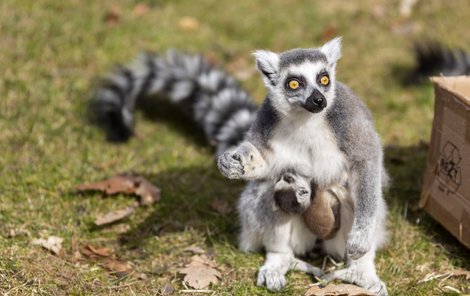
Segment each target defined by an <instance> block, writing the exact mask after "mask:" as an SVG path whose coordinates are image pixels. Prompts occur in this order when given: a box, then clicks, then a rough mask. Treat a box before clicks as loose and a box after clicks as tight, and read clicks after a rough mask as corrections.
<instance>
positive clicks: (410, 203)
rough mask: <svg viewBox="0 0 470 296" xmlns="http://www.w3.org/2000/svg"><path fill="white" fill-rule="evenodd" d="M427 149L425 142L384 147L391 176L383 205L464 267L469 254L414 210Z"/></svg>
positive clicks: (469, 262) (469, 259)
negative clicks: (415, 227) (385, 202)
mask: <svg viewBox="0 0 470 296" xmlns="http://www.w3.org/2000/svg"><path fill="white" fill-rule="evenodd" d="M428 148H429V147H428V144H426V143H419V144H418V145H415V146H409V147H399V146H388V147H386V149H385V155H386V157H385V161H386V167H387V170H388V173H389V174H390V177H391V186H390V188H389V190H388V193H387V195H386V198H387V204H388V207H389V209H390V211H396V212H398V213H401V215H402V216H403V217H404V218H405V219H406V220H407V221H408V222H409V223H411V224H413V225H418V226H419V228H420V229H421V230H422V231H423V233H424V234H425V235H426V236H427V237H431V238H432V240H433V241H434V242H435V243H436V244H439V245H440V246H442V247H443V248H444V249H445V250H446V251H447V252H448V253H449V254H451V255H452V256H453V257H454V258H455V259H457V260H458V261H460V263H457V264H459V265H463V266H465V265H468V264H470V257H469V255H470V252H469V251H468V250H467V249H466V248H465V247H464V246H463V245H462V244H461V243H460V242H459V241H458V240H457V239H456V238H454V237H453V236H452V235H451V234H450V233H449V232H448V231H447V230H446V229H445V228H444V227H442V226H441V225H440V224H439V223H438V222H437V221H435V220H434V219H433V218H432V217H431V216H430V215H428V214H427V213H425V212H424V211H423V210H420V209H418V203H419V199H420V195H421V186H422V182H423V177H424V171H425V168H426V159H427V153H428Z"/></svg>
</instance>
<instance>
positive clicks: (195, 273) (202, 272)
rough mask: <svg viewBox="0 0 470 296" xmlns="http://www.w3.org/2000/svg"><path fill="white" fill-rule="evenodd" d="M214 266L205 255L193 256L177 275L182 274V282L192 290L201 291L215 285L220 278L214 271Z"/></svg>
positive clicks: (215, 270)
mask: <svg viewBox="0 0 470 296" xmlns="http://www.w3.org/2000/svg"><path fill="white" fill-rule="evenodd" d="M215 267H216V265H215V263H214V262H213V261H211V260H210V259H209V258H208V257H207V256H205V255H194V256H193V257H191V262H189V263H188V264H186V266H185V267H184V268H182V269H181V270H180V271H179V273H181V274H184V275H185V276H184V279H183V280H184V281H185V282H186V283H187V284H188V285H189V286H191V287H192V288H194V289H203V288H206V287H208V286H209V285H210V284H211V283H213V284H217V283H218V282H219V279H220V278H221V277H222V275H221V274H220V272H219V271H218V270H217V269H215Z"/></svg>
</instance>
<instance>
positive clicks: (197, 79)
mask: <svg viewBox="0 0 470 296" xmlns="http://www.w3.org/2000/svg"><path fill="white" fill-rule="evenodd" d="M329 47H331V44H330V45H329V46H325V47H324V48H325V49H326V48H329ZM304 52H305V53H315V52H317V51H315V50H310V51H304ZM265 54H266V55H268V56H275V54H269V53H265ZM261 55H263V54H262V53H261ZM258 56H259V57H261V56H260V54H258ZM304 57H308V55H305V56H304ZM313 57H314V56H312V58H313ZM258 60H260V59H258ZM258 65H261V64H260V63H259V62H258ZM272 66H279V65H272ZM284 66H285V65H284ZM261 69H262V71H263V72H264V73H265V79H267V80H268V82H269V83H271V81H273V82H274V81H275V79H276V76H272V77H271V73H269V72H267V71H265V70H264V68H261ZM331 78H334V77H331ZM301 82H302V81H299V83H301ZM333 82H334V80H333ZM330 90H331V91H332V92H333V90H334V87H330ZM338 90H339V91H340V93H344V92H346V93H349V91H347V90H345V89H344V87H342V86H341V87H339V88H337V89H336V90H335V91H336V92H338ZM155 94H159V95H163V96H165V97H168V98H169V99H170V101H171V102H173V103H177V104H179V105H181V106H182V107H183V108H184V109H185V110H187V111H188V113H189V115H190V116H191V117H192V118H193V119H194V120H195V121H196V122H197V123H198V124H199V125H200V126H201V127H202V129H203V130H204V132H205V135H206V137H207V139H208V140H209V142H210V143H212V144H214V145H215V146H216V155H221V154H223V152H225V151H228V150H231V149H233V148H234V147H235V146H236V145H237V144H239V143H240V142H241V141H242V140H243V139H245V137H246V133H247V131H248V130H249V128H250V127H251V125H252V124H253V123H254V127H255V128H260V126H259V120H258V121H257V122H255V118H256V116H257V115H256V108H255V105H254V104H253V102H252V100H251V99H250V97H249V96H248V95H247V94H246V92H244V91H243V90H242V89H241V88H240V87H239V86H238V84H237V83H236V82H235V81H234V79H232V78H231V77H230V76H228V75H227V74H226V73H225V72H223V71H221V70H219V69H217V68H214V67H213V66H212V65H211V64H210V63H209V62H207V61H206V60H205V59H204V58H202V57H201V56H191V55H184V54H178V53H177V52H175V51H169V53H168V55H167V57H166V58H162V57H159V56H157V55H153V54H149V53H144V54H142V55H141V56H140V57H139V59H138V60H137V61H136V62H135V63H134V64H132V65H130V66H126V67H120V68H118V69H116V70H115V71H114V72H113V73H111V74H110V75H108V77H106V78H105V79H104V80H103V83H102V84H101V86H100V87H99V88H98V89H97V91H96V93H95V96H94V98H93V100H92V104H91V107H92V108H91V110H92V112H93V115H94V118H95V119H96V120H97V121H98V122H99V123H100V124H101V125H102V126H103V127H104V128H105V129H106V131H107V135H108V138H109V139H110V140H114V141H122V140H127V139H128V138H129V137H130V136H131V135H132V133H133V125H134V123H133V116H132V113H133V110H134V108H135V107H136V105H137V103H138V100H139V99H140V98H142V97H148V96H151V95H155ZM340 105H342V104H341V103H340ZM346 106H348V103H346ZM313 107H314V106H312V105H308V106H306V108H313ZM266 108H268V109H269V108H271V109H273V106H272V105H270V104H269V103H266V102H265V103H264V104H263V106H262V107H261V111H260V114H264V115H266V114H267V113H265V112H263V111H262V110H265V109H266ZM358 108H359V109H361V110H362V109H364V108H365V107H364V106H363V105H361V104H359V105H356V104H353V110H356V109H358ZM273 110H274V109H273ZM329 110H331V108H330V109H329ZM333 110H334V109H333ZM341 110H342V109H339V110H337V111H339V114H337V115H338V116H340V115H341V112H342V111H341ZM364 110H365V109H364ZM323 113H326V112H323ZM329 113H331V111H330V112H329ZM333 113H334V112H333ZM366 113H367V112H366ZM281 114H282V113H281ZM271 115H273V114H271ZM271 115H269V114H268V116H271ZM279 115H280V114H277V115H274V116H273V117H272V118H264V120H267V121H268V122H276V121H277V120H279V119H281V118H280V117H278V116H279ZM261 116H262V115H261ZM295 116H299V114H296V115H295ZM305 117H306V116H305V115H303V116H299V120H304V119H305ZM259 118H260V116H258V119H259ZM347 118H348V117H346V120H347ZM293 119H295V118H293ZM293 121H295V120H293ZM345 123H346V122H345ZM351 124H352V125H351ZM355 126H361V125H358V124H357V120H355V119H354V120H351V122H349V123H348V124H347V125H346V124H343V125H340V126H338V128H339V130H338V131H336V132H339V133H341V132H342V131H343V130H348V129H349V128H350V127H353V128H354V127H355ZM274 129H275V126H273V125H271V126H266V130H265V131H264V132H265V133H264V136H265V137H266V138H267V137H269V136H270V135H271V134H272V132H273V130H274ZM304 131H305V132H307V130H304ZM286 132H289V131H286ZM299 132H302V131H299ZM375 140H376V134H375V131H374V132H373V133H372V142H373V143H374V141H375ZM318 144H322V143H318ZM330 144H331V143H330ZM343 144H344V143H343ZM365 145H366V146H367V144H366V143H365ZM324 148H325V149H326V150H328V149H332V147H331V146H328V145H326V146H324ZM333 148H334V147H333ZM356 148H357V147H356ZM336 149H338V148H336ZM358 149H360V148H358ZM353 150H354V149H353ZM353 152H354V151H353ZM259 156H260V155H259ZM307 160H308V159H305V161H306V162H307ZM332 160H335V159H332ZM293 164H295V163H293ZM330 164H332V163H330V162H329V161H328V162H327V163H325V165H326V166H328V165H330ZM295 168H296V169H298V167H295ZM301 173H302V170H301V171H300V172H299V174H297V173H293V174H291V177H292V178H294V179H295V180H296V181H295V183H293V184H297V185H298V184H299V183H300V185H302V184H303V185H305V186H297V187H295V188H297V189H298V188H303V189H305V188H308V189H307V190H310V188H309V187H308V186H309V184H310V178H305V177H301ZM308 175H310V174H308ZM326 177H328V176H326ZM277 179H278V178H277ZM277 179H266V180H258V181H251V182H250V183H249V184H248V185H247V187H246V189H245V191H244V192H243V193H242V195H241V198H240V202H239V207H238V208H239V211H240V218H241V225H242V230H241V235H240V247H241V249H242V250H245V251H251V250H256V249H258V247H263V246H264V247H265V249H266V250H267V260H266V262H265V264H264V265H263V266H262V267H261V269H260V272H259V274H258V283H259V284H264V285H266V286H267V287H268V288H270V289H280V288H281V287H282V286H283V285H284V284H285V277H284V276H285V273H286V272H287V270H288V269H289V268H292V269H299V270H303V271H306V272H310V273H312V274H315V275H320V274H321V271H320V270H319V269H318V268H315V267H313V266H311V265H309V264H307V263H305V262H302V261H300V260H298V259H296V258H295V255H301V254H304V252H306V251H308V250H309V248H311V247H312V246H313V245H314V244H315V240H316V236H315V235H314V234H313V233H312V232H311V231H309V229H308V228H307V227H306V224H305V221H302V217H300V215H299V214H292V213H285V212H284V211H282V210H279V206H278V203H276V201H275V199H274V192H275V191H276V190H278V189H279V188H280V187H279V186H281V185H282V184H279V182H278V181H277ZM282 179H283V178H281V180H282ZM276 183H278V184H276ZM276 185H277V187H276ZM348 185H349V184H348ZM284 186H285V184H284ZM292 186H293V185H292ZM295 188H294V189H295ZM342 188H344V186H343V184H339V185H338V184H335V185H333V186H332V187H331V188H328V189H326V190H325V189H321V190H324V192H333V193H334V192H336V193H335V194H337V195H338V196H339V197H340V198H338V199H339V200H340V205H341V210H340V215H341V225H340V227H339V230H337V232H336V234H335V235H334V237H333V238H331V239H327V240H325V241H324V242H323V248H324V251H325V252H326V253H327V254H330V255H333V256H338V257H341V258H343V259H346V260H347V261H348V262H349V264H348V268H346V269H344V270H340V271H338V272H335V273H332V274H330V275H328V279H331V278H334V277H337V278H339V279H343V280H346V281H349V282H354V283H357V284H359V285H361V286H363V287H366V288H371V289H372V290H375V291H379V290H380V289H382V291H384V285H383V284H382V283H381V282H380V280H379V279H378V277H377V275H376V272H375V267H374V254H375V248H376V247H379V246H380V245H381V244H382V243H383V241H384V233H385V231H384V226H383V225H384V224H383V223H384V214H385V205H384V203H383V200H382V199H379V200H378V201H377V203H376V211H375V218H374V219H375V220H376V221H375V222H376V227H375V234H373V235H371V236H372V242H371V246H370V247H371V248H370V250H369V251H368V252H367V254H366V255H365V256H363V257H362V258H360V259H359V260H351V259H350V258H346V257H344V254H345V252H346V240H347V237H348V234H349V229H350V228H351V225H352V224H353V212H354V211H353V207H352V206H351V204H352V199H351V198H350V197H349V194H340V193H341V192H344V190H342ZM297 189H295V190H297ZM346 192H347V191H346ZM300 193H302V194H300ZM299 194H300V195H299V196H303V195H304V194H305V192H299ZM251 230H252V231H251ZM290 230H292V231H290ZM252 236H254V237H255V238H256V239H257V238H262V239H261V242H260V241H259V240H256V239H255V241H250V239H251V238H252ZM258 243H259V244H258ZM278 247H282V250H277V248H278ZM277 268H279V269H277Z"/></svg>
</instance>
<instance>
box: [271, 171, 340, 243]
mask: <svg viewBox="0 0 470 296" xmlns="http://www.w3.org/2000/svg"><path fill="white" fill-rule="evenodd" d="M274 202H275V206H277V207H279V208H280V209H281V210H282V211H283V212H284V213H286V214H293V215H301V216H302V218H303V220H304V222H305V224H306V226H307V228H308V229H309V230H310V231H311V232H312V233H313V234H315V236H316V237H317V238H319V239H329V238H332V237H334V235H335V234H336V232H337V231H338V229H339V226H340V223H341V215H340V201H339V198H338V197H337V196H336V194H335V193H334V192H332V191H331V190H327V191H321V190H317V186H316V185H315V184H314V183H309V181H308V179H306V178H303V177H300V176H295V175H293V174H287V173H286V174H284V175H283V176H282V178H281V179H280V180H279V181H278V182H277V183H276V184H275V185H274Z"/></svg>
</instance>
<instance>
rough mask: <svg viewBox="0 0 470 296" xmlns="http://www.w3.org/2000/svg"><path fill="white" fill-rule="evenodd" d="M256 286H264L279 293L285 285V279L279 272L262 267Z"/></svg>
mask: <svg viewBox="0 0 470 296" xmlns="http://www.w3.org/2000/svg"><path fill="white" fill-rule="evenodd" d="M256 284H257V285H258V286H264V285H265V286H266V288H268V289H269V290H273V291H279V290H281V289H282V288H283V287H284V286H285V285H286V277H285V276H284V273H282V272H281V271H279V270H276V269H272V268H269V267H265V266H262V267H261V268H260V270H259V272H258V280H257V282H256Z"/></svg>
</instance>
